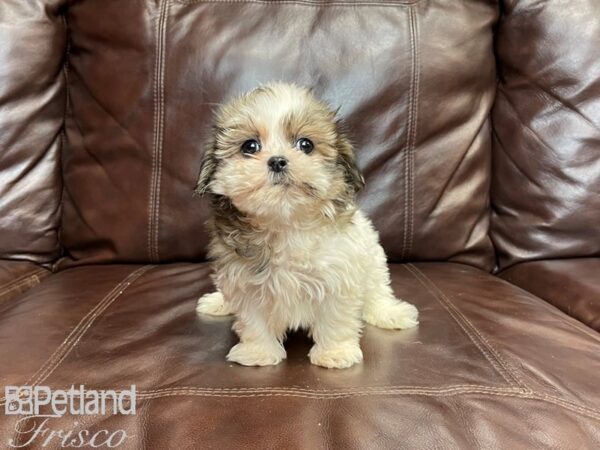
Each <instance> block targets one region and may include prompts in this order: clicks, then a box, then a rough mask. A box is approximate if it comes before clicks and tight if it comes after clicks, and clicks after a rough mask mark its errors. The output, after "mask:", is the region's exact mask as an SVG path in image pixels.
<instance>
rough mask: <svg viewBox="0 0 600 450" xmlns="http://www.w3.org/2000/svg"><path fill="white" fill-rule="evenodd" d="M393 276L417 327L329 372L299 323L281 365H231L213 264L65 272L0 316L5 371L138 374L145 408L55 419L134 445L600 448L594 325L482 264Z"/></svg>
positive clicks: (90, 383)
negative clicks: (119, 433) (216, 309)
mask: <svg viewBox="0 0 600 450" xmlns="http://www.w3.org/2000/svg"><path fill="white" fill-rule="evenodd" d="M391 273H392V280H393V288H394V290H395V292H396V294H397V295H399V296H400V297H402V298H404V299H405V300H407V301H410V302H412V303H414V304H415V305H417V307H419V309H420V311H421V319H420V320H421V323H420V325H419V327H418V328H416V329H414V330H406V331H386V330H380V329H376V328H372V327H367V328H366V330H365V334H364V337H363V340H362V346H363V349H364V350H365V361H364V363H363V364H361V365H358V366H356V367H353V368H351V369H347V370H328V369H323V368H320V367H316V366H312V365H310V364H309V363H308V359H307V357H306V354H307V353H308V350H309V348H310V341H309V340H308V339H307V338H306V337H304V336H303V335H301V334H295V335H293V336H291V337H290V338H289V339H288V342H287V343H286V348H287V350H288V359H287V360H286V361H285V362H283V363H282V364H281V365H279V366H276V367H266V368H246V367H241V366H237V365H234V364H231V363H228V362H226V361H225V358H224V357H225V354H226V353H227V351H228V348H229V347H230V346H231V345H232V343H234V342H235V339H234V336H233V334H232V332H231V331H230V325H231V319H229V318H216V319H215V318H207V317H199V316H197V315H196V313H195V310H194V309H195V301H196V299H197V298H198V296H199V295H201V294H202V293H204V292H206V291H207V290H209V289H211V283H210V281H209V279H208V276H207V275H208V267H207V266H206V265H205V264H196V265H190V264H172V265H162V266H98V267H79V268H73V269H68V270H65V271H63V272H60V273H58V274H55V275H53V276H52V277H50V278H48V279H47V280H45V281H44V282H43V283H41V284H40V285H38V286H37V287H35V288H33V289H31V290H30V291H28V292H27V293H25V294H24V295H23V296H22V297H21V298H20V301H19V302H15V303H12V304H11V308H10V309H7V310H5V311H4V313H3V314H2V315H0V342H2V343H3V349H2V351H3V355H5V358H7V359H8V360H10V361H11V364H9V365H3V367H2V369H1V371H0V373H1V375H0V380H1V383H2V384H29V383H34V384H42V385H49V386H52V387H55V388H59V387H68V386H70V385H71V384H73V383H74V384H77V385H78V384H80V383H83V384H85V385H86V386H87V387H89V388H121V387H128V386H129V385H130V384H134V383H135V384H136V386H137V388H138V395H139V403H138V405H139V410H138V413H137V415H136V416H134V417H127V416H112V417H102V416H100V417H98V416H88V417H81V418H79V417H78V418H77V420H78V421H79V425H77V424H73V422H74V420H75V418H74V417H71V416H65V417H64V418H62V419H53V420H55V421H56V422H53V425H52V426H53V427H58V428H60V426H61V425H62V426H63V427H64V426H67V425H68V426H69V427H75V429H83V428H86V429H94V428H96V429H101V428H109V429H119V428H125V429H126V430H127V432H128V433H129V434H132V435H135V436H136V438H135V439H133V440H131V441H130V442H129V445H128V446H124V447H123V448H142V447H146V448H172V447H173V446H174V445H176V446H177V447H178V448H194V447H195V448H198V446H199V445H201V446H202V447H203V448H205V447H206V448H208V447H211V446H212V447H214V448H231V447H232V446H234V447H235V448H239V447H238V446H239V445H247V448H278V447H279V448H280V447H281V445H282V443H287V445H286V446H285V447H286V448H307V446H309V445H310V446H311V447H310V448H322V447H327V446H335V447H339V448H366V447H370V448H373V447H375V448H398V444H399V443H400V442H401V443H403V444H406V445H407V447H412V448H414V447H418V448H423V447H435V445H438V446H442V447H444V448H474V447H478V448H538V447H541V448H596V447H598V445H600V410H598V404H600V391H598V389H597V385H598V374H599V373H600V337H599V335H598V334H597V333H595V332H592V331H591V330H590V329H589V328H587V327H586V326H584V325H582V324H581V323H579V322H578V321H576V320H574V319H572V318H570V317H568V316H566V315H564V314H563V313H561V312H560V311H558V310H557V309H555V308H553V307H551V306H549V305H548V304H547V303H545V302H544V301H542V300H540V299H538V298H536V297H534V296H533V295H531V294H529V293H527V292H525V291H523V290H521V289H519V288H516V287H514V286H512V285H511V284H509V283H507V282H505V281H503V280H500V279H499V278H496V277H493V276H491V275H488V274H486V273H485V272H483V271H480V270H477V269H474V268H472V267H468V266H463V265H458V264H451V263H420V264H415V265H393V266H392V267H391ZM40 318H43V320H40ZM22 329H27V330H28V333H18V332H17V331H18V330H22ZM23 348H27V349H28V352H27V353H26V354H25V353H24V352H22V349H23ZM29 350H30V351H29ZM0 421H1V422H2V424H1V425H0V435H2V437H9V436H11V434H10V429H11V428H12V427H13V426H14V418H12V417H9V416H3V417H2V419H0Z"/></svg>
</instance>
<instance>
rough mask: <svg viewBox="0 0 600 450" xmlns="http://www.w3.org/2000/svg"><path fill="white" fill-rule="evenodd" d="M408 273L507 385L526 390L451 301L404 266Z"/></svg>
mask: <svg viewBox="0 0 600 450" xmlns="http://www.w3.org/2000/svg"><path fill="white" fill-rule="evenodd" d="M403 267H405V268H406V269H407V270H408V271H409V272H410V273H412V274H413V276H414V277H415V278H416V279H417V280H418V281H419V282H420V283H421V284H422V285H423V286H424V287H425V288H426V289H427V290H428V291H429V292H430V293H431V294H433V296H434V297H435V298H436V299H437V300H438V301H439V303H440V304H441V305H442V307H443V308H444V309H445V310H446V311H447V312H448V313H449V314H450V316H451V317H452V318H453V319H454V320H455V322H456V323H457V324H458V326H460V328H461V329H462V330H463V331H464V333H465V334H466V335H467V337H468V338H469V339H470V340H471V342H473V344H474V345H475V346H476V347H477V348H478V349H479V351H480V352H481V353H482V354H483V356H484V357H485V358H486V359H487V360H488V361H489V362H490V363H491V364H492V367H494V368H495V369H496V371H497V372H498V373H499V374H500V375H501V376H502V377H503V378H504V379H505V380H506V382H507V383H508V384H509V385H513V383H516V384H517V385H519V386H521V387H523V388H525V389H528V388H527V387H526V386H525V384H524V383H523V382H522V381H521V380H520V378H519V377H518V376H517V375H516V374H514V373H513V372H512V370H510V369H509V368H508V365H507V364H506V363H505V362H504V361H503V359H502V358H501V357H500V355H499V354H498V352H497V351H496V350H495V349H494V348H493V347H492V346H491V345H490V343H489V342H488V341H487V340H486V339H485V338H484V337H483V336H482V335H481V334H480V333H479V332H478V330H477V329H476V328H475V327H474V326H473V324H472V323H471V322H470V321H469V320H468V319H467V318H466V317H465V316H464V315H463V314H462V313H461V312H460V311H459V310H458V308H456V306H454V304H453V303H452V301H450V299H449V298H448V297H447V296H446V295H445V294H444V293H443V292H442V291H441V290H440V289H439V288H438V287H437V286H436V285H435V283H433V282H432V281H431V280H430V279H429V278H428V277H427V276H426V275H425V274H424V273H423V272H421V271H420V270H419V269H418V268H417V267H415V266H413V265H412V264H408V265H404V266H403Z"/></svg>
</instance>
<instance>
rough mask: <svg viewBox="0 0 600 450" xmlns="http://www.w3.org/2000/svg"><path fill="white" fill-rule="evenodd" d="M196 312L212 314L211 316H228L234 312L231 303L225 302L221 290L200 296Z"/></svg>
mask: <svg viewBox="0 0 600 450" xmlns="http://www.w3.org/2000/svg"><path fill="white" fill-rule="evenodd" d="M196 312H198V313H200V314H210V315H211V316H226V315H228V314H232V313H233V311H232V310H231V307H230V306H229V303H227V302H225V299H224V298H223V294H221V293H220V292H219V291H215V292H211V293H210V294H204V295H203V296H202V297H200V299H198V305H197V306H196Z"/></svg>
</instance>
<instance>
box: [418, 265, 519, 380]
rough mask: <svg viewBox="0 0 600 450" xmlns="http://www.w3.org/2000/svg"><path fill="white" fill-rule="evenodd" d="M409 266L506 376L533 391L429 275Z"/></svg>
mask: <svg viewBox="0 0 600 450" xmlns="http://www.w3.org/2000/svg"><path fill="white" fill-rule="evenodd" d="M409 266H410V268H412V269H413V270H414V271H415V272H416V274H419V275H420V276H421V277H422V278H423V279H424V280H425V281H426V283H428V284H430V285H431V286H432V287H433V288H434V289H435V290H436V291H437V292H438V293H439V296H440V299H443V300H445V302H446V304H447V306H448V307H449V308H450V310H453V311H454V312H455V313H456V316H457V318H458V319H460V320H461V321H462V322H463V323H464V324H465V325H466V327H468V328H469V329H470V330H471V331H472V332H473V333H475V336H476V337H477V338H478V339H479V341H480V342H481V343H482V344H483V345H484V346H485V347H486V348H487V350H488V352H489V353H490V355H491V356H492V357H493V359H494V360H495V361H496V362H497V363H498V364H499V366H500V367H501V368H502V369H503V371H504V372H506V374H508V375H510V377H511V378H512V379H513V381H514V382H516V383H517V384H518V385H519V386H521V387H523V388H525V389H527V390H529V391H530V390H531V389H529V388H528V387H527V386H526V384H525V383H524V382H523V380H522V379H521V378H520V377H519V375H518V374H517V373H516V371H514V370H512V368H511V366H510V365H509V364H508V363H507V362H506V361H505V360H504V359H503V358H502V355H501V354H500V352H498V351H497V350H496V349H495V348H494V347H493V346H492V345H491V344H490V343H489V341H488V340H487V339H486V338H485V337H484V336H483V334H481V333H480V332H479V330H478V329H477V328H476V327H475V326H474V325H473V323H472V322H471V321H470V320H469V319H468V318H467V317H466V316H465V315H464V314H462V313H461V312H460V310H459V309H458V308H457V307H456V306H455V305H454V303H453V302H452V301H451V300H450V298H449V297H448V296H446V295H445V294H444V293H443V292H442V290H441V289H439V288H438V287H437V286H436V284H435V283H434V282H433V281H431V279H429V277H428V276H427V275H425V274H424V273H423V272H422V271H421V270H420V269H419V268H418V267H415V266H414V265H413V264H409ZM434 295H435V294H434Z"/></svg>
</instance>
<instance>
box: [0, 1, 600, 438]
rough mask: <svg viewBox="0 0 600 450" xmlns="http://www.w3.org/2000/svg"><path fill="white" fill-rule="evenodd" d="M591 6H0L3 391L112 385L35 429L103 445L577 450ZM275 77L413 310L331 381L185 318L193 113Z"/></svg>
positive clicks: (200, 121) (195, 274)
mask: <svg viewBox="0 0 600 450" xmlns="http://www.w3.org/2000/svg"><path fill="white" fill-rule="evenodd" d="M597 17H600V4H599V3H598V2H597V1H595V0H571V1H570V2H569V4H568V7H567V6H566V3H565V2H558V1H554V2H550V1H548V2H540V1H534V0H505V1H501V2H498V1H496V0H460V1H459V0H455V1H448V0H331V1H322V0H281V1H267V0H239V1H238V0H229V1H227V0H136V1H133V0H129V1H125V0H72V1H69V2H66V1H62V0H26V1H25V0H1V1H0V355H2V361H3V364H0V384H2V385H45V386H50V387H52V388H61V389H63V388H69V387H70V386H71V385H73V384H74V385H80V384H83V385H85V386H86V387H87V388H89V389H121V388H129V387H130V385H132V384H135V385H136V386H137V390H138V401H137V414H136V415H134V416H125V415H87V416H73V415H65V416H64V417H61V418H53V419H51V422H50V424H49V428H50V429H51V430H60V429H62V430H73V433H75V434H76V433H78V432H79V431H82V430H88V431H89V432H90V433H94V432H96V431H101V430H109V431H114V430H119V429H124V430H126V432H127V434H128V435H130V436H132V437H131V438H130V439H128V440H127V441H126V442H125V443H124V444H123V445H121V446H119V447H118V448H119V449H135V450H138V449H141V448H149V449H168V448H181V449H196V448H248V449H255V448H256V449H265V448H286V449H287V448H289V449H294V448H311V449H312V448H344V449H363V448H377V449H388V448H389V449H397V448H444V449H468V448H482V449H489V448H506V449H511V450H513V449H521V448H527V449H529V448H551V449H555V448H560V449H578V450H579V449H597V448H600V406H599V405H600V390H599V389H598V386H599V385H600V334H599V333H598V332H597V331H596V330H594V329H592V328H590V326H591V327H594V328H596V329H598V318H599V317H600V310H599V308H598V302H597V301H596V300H597V299H598V293H599V292H600V280H599V273H600V268H599V265H598V264H599V263H598V261H599V260H598V256H600V255H599V254H600V226H599V225H598V224H600V203H599V202H600V195H599V194H600V189H599V188H600V185H599V180H600V156H599V149H600V132H599V130H600V127H599V119H600V103H599V102H600V100H599V99H600V81H599V80H600V42H599V36H600V22H599V21H598V20H597ZM496 62H497V63H498V64H497V69H498V70H497V71H496ZM497 75H498V76H499V79H498V80H497ZM272 79H277V80H286V81H296V82H298V83H301V84H307V85H312V86H313V87H314V89H315V91H316V93H317V94H318V95H320V96H323V97H324V98H325V99H326V100H328V101H329V102H331V103H332V104H333V105H336V106H339V107H340V114H341V115H342V116H343V117H344V118H345V119H346V121H347V122H348V124H349V126H350V130H351V136H352V138H353V140H354V142H355V143H356V147H357V150H358V159H359V164H360V166H361V168H362V169H363V171H364V173H365V175H366V179H367V189H366V190H365V191H363V192H362V194H361V197H360V203H361V206H362V208H363V209H364V211H365V212H366V213H367V214H368V215H369V216H370V217H372V219H373V221H374V223H375V225H376V227H377V228H378V230H379V231H380V232H381V237H382V243H383V245H384V247H385V250H386V251H387V253H388V256H389V258H390V261H392V264H391V265H390V270H391V277H392V287H393V289H394V291H395V293H396V294H397V295H398V296H399V297H401V298H403V299H404V300H407V301H409V302H411V303H414V304H415V305H416V306H417V307H418V308H419V310H420V325H419V326H418V327H417V328H415V329H411V330H405V331H386V330H381V329H376V328H372V327H366V329H365V332H364V336H363V338H362V348H363V350H364V356H365V361H364V362H363V363H362V364H359V365H356V366H354V367H352V368H350V369H347V370H327V369H323V368H320V367H317V366H313V365H310V364H309V362H308V358H307V353H308V351H309V349H310V345H311V342H310V340H309V339H308V338H307V337H306V336H305V335H303V334H302V333H294V334H292V335H290V336H289V337H288V340H287V342H286V348H287V352H288V359H287V360H285V361H284V362H283V363H282V364H281V365H278V366H275V367H265V368H247V367H241V366H237V365H235V364H230V363H228V362H226V360H225V355H226V354H227V351H228V350H229V348H230V347H231V346H232V345H233V344H234V343H235V342H236V337H235V335H234V334H233V332H232V331H231V322H232V319H231V318H229V317H222V318H210V317H203V316H199V315H197V314H196V312H195V305H196V301H197V299H198V297H199V296H200V295H201V294H203V293H205V292H208V291H211V290H212V289H213V286H212V282H211V279H210V268H209V265H208V264H207V263H205V262H203V261H204V259H205V246H206V242H207V235H206V231H205V227H204V221H205V219H206V218H207V205H206V204H204V203H203V201H202V200H198V199H195V198H192V190H193V188H194V185H195V182H196V177H197V175H198V169H199V165H200V160H201V157H202V153H203V142H204V141H205V139H206V137H207V132H208V130H209V126H210V124H211V122H212V111H213V110H214V108H215V107H216V106H217V104H218V103H220V102H222V101H224V100H225V99H227V98H228V97H230V96H232V95H235V94H238V93H240V92H242V91H245V90H248V89H250V88H252V87H255V86H256V85H257V84H259V83H261V82H266V81H269V80H272ZM494 102H495V103H494ZM65 105H66V108H65ZM492 108H493V110H492ZM492 125H493V130H492ZM63 144H64V145H63ZM490 216H491V218H492V223H491V225H490ZM490 227H491V228H490ZM59 228H60V244H59V239H58V230H59ZM492 243H493V244H495V246H496V249H497V255H498V258H496V254H495V252H494V248H493V246H492ZM59 256H62V257H61V258H59ZM541 258H543V259H546V260H543V261H541V260H540V261H536V260H539V259H541ZM430 260H431V261H430ZM407 261H412V262H411V263H407ZM433 261H436V262H433ZM398 262H404V263H403V264H400V263H398ZM42 265H44V266H50V265H52V269H53V270H54V272H55V273H52V274H50V272H49V271H47V270H45V269H43V268H42ZM494 268H496V269H497V270H500V269H504V270H503V271H502V272H500V275H501V277H502V278H505V280H504V279H502V278H501V277H499V276H496V275H491V274H490V273H489V272H490V271H492V269H494ZM507 280H508V281H510V283H509V282H508V281H507ZM553 305H555V306H558V308H560V309H562V310H563V311H564V312H563V311H560V310H559V309H557V308H556V307H555V306H553ZM565 312H566V313H567V314H565ZM570 315H572V316H573V317H570ZM582 322H584V323H586V324H588V325H590V326H587V325H585V324H584V323H582ZM3 406H4V399H2V400H0V410H3V408H2V407H3ZM18 419H19V417H17V416H14V415H5V414H0V443H1V444H0V447H1V446H5V445H7V443H8V442H9V440H10V439H13V443H14V444H17V445H21V444H22V445H25V444H26V443H27V440H28V438H29V437H30V433H28V432H27V430H29V429H31V427H32V426H33V425H35V424H36V420H37V419H26V420H25V422H23V423H21V427H20V428H19V429H20V430H21V431H22V433H18V432H17V431H18V430H16V429H15V426H16V421H17V420H18ZM43 444H44V440H41V439H37V440H36V441H35V443H34V444H32V445H30V446H28V448H59V442H58V441H57V440H54V441H52V442H51V443H50V444H47V445H45V446H43V447H42V445H43Z"/></svg>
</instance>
